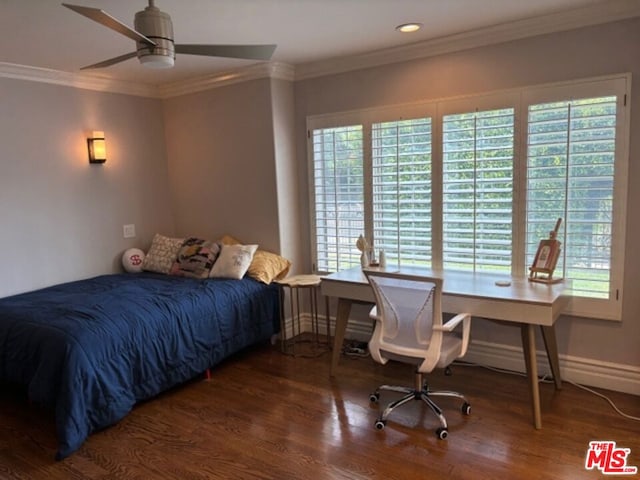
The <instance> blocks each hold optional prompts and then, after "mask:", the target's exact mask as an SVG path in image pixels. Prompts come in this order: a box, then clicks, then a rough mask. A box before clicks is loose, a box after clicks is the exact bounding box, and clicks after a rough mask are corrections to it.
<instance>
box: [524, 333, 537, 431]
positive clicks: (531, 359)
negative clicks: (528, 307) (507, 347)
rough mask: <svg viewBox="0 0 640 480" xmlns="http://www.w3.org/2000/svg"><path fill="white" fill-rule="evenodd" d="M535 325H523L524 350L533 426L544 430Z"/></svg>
mask: <svg viewBox="0 0 640 480" xmlns="http://www.w3.org/2000/svg"><path fill="white" fill-rule="evenodd" d="M534 327H535V325H532V324H526V325H521V327H520V331H521V334H522V349H523V350H524V363H525V366H526V368H527V378H528V379H529V388H530V390H531V405H532V407H533V424H534V425H535V427H536V428H537V429H538V430H539V429H541V428H542V415H541V414H540V387H539V385H538V363H537V362H536V335H535V333H536V332H535V328H534Z"/></svg>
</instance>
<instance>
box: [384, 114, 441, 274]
mask: <svg viewBox="0 0 640 480" xmlns="http://www.w3.org/2000/svg"><path fill="white" fill-rule="evenodd" d="M372 144H373V147H372V159H373V175H372V186H373V238H374V239H375V248H377V249H379V250H384V252H385V257H386V258H387V261H388V262H389V263H391V264H404V265H430V264H431V250H432V248H431V119H430V118H417V119H411V120H401V121H393V122H383V123H375V124H373V126H372Z"/></svg>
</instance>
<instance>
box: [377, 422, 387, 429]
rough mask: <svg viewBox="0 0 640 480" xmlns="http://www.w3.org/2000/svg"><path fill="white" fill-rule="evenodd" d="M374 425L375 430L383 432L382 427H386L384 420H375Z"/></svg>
mask: <svg viewBox="0 0 640 480" xmlns="http://www.w3.org/2000/svg"><path fill="white" fill-rule="evenodd" d="M374 425H375V427H376V430H384V427H386V426H387V422H386V421H385V420H376V423H375V424H374Z"/></svg>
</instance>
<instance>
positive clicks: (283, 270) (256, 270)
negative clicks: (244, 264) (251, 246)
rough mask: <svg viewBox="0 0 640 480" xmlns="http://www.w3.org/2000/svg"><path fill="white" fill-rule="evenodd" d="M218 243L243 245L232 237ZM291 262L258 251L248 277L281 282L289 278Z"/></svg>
mask: <svg viewBox="0 0 640 480" xmlns="http://www.w3.org/2000/svg"><path fill="white" fill-rule="evenodd" d="M218 243H221V244H223V245H237V244H242V242H241V241H240V240H238V239H237V238H235V237H232V236H231V235H223V236H222V238H220V240H218ZM290 268H291V262H290V261H289V260H287V259H286V258H284V257H281V256H280V255H278V254H277V253H271V252H267V251H266V250H258V251H256V253H255V254H254V255H253V260H251V265H249V270H247V275H249V276H250V277H251V278H255V279H256V280H258V281H260V282H263V283H266V284H267V285H268V284H270V283H271V282H272V281H274V280H280V279H282V278H284V277H286V276H287V273H289V269H290Z"/></svg>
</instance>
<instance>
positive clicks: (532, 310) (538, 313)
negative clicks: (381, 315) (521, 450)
mask: <svg viewBox="0 0 640 480" xmlns="http://www.w3.org/2000/svg"><path fill="white" fill-rule="evenodd" d="M385 270H386V271H391V272H398V274H410V275H424V276H434V277H441V278H443V279H444V284H443V288H442V311H443V312H447V313H461V312H468V313H470V314H471V315H472V316H475V317H483V318H487V319H491V320H497V321H501V322H509V323H513V324H517V325H519V326H520V330H521V335H522V348H523V351H524V361H525V367H526V370H527V377H528V379H529V386H530V390H531V402H532V408H533V423H534V425H535V427H536V428H542V419H541V415H540V392H539V388H538V366H537V363H536V339H535V327H536V326H540V328H541V331H542V338H543V339H544V343H545V348H546V351H547V358H548V359H549V365H550V366H551V371H552V373H553V378H554V382H555V385H556V388H558V389H560V388H562V380H561V377H560V363H559V361H558V347H557V343H556V334H555V328H554V326H553V324H554V322H555V321H556V320H557V319H558V317H559V316H560V314H561V312H562V311H563V310H564V309H565V308H566V306H567V304H568V302H569V297H568V296H566V295H564V291H565V289H566V285H565V284H563V283H558V284H554V285H546V284H541V283H534V282H529V281H528V280H527V279H526V278H524V277H523V278H512V277H505V276H500V275H490V274H485V273H475V274H474V273H466V272H451V271H448V272H444V271H434V270H431V269H427V268H413V267H402V269H398V268H397V267H392V266H389V267H387V268H386V269H385ZM496 280H509V281H510V282H511V285H510V286H508V287H500V286H497V285H496V284H495V282H496ZM321 289H322V294H323V295H325V296H329V297H336V298H337V299H338V311H337V314H336V330H335V337H334V341H333V354H332V358H331V375H334V374H335V371H336V368H337V367H338V362H339V360H340V351H341V349H342V343H343V342H344V335H345V332H346V328H347V322H348V320H349V314H350V312H351V305H352V303H353V302H354V301H355V302H367V303H374V297H373V290H372V289H371V286H370V285H369V283H368V282H367V279H366V277H365V276H364V274H363V273H362V270H361V269H360V267H356V268H352V269H349V270H343V271H341V272H337V273H333V274H331V275H328V276H326V277H323V279H322V283H321Z"/></svg>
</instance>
